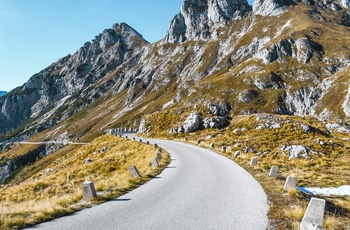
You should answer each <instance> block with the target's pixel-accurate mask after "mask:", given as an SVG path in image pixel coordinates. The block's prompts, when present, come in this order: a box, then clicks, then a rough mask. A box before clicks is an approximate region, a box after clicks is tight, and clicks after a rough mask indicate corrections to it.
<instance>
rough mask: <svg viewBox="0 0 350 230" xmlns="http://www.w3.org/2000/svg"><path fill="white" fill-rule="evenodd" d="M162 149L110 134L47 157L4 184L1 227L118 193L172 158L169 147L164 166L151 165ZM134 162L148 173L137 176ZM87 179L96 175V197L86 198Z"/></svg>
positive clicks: (27, 222) (40, 218) (19, 224)
mask: <svg viewBox="0 0 350 230" xmlns="http://www.w3.org/2000/svg"><path fill="white" fill-rule="evenodd" d="M103 149H105V151H103ZM157 152H158V149H156V148H155V147H154V146H151V145H146V144H142V143H140V142H137V141H133V140H126V139H123V138H119V137H115V136H111V135H104V136H101V137H99V138H97V139H95V140H93V141H92V142H91V143H89V144H88V145H85V146H83V147H80V148H76V149H74V150H72V151H69V152H66V153H65V154H64V155H62V156H58V155H57V153H55V154H53V155H51V156H48V157H47V158H43V159H42V160H39V161H38V162H36V163H34V164H33V165H31V166H29V167H26V168H24V169H22V170H21V171H20V172H19V173H18V174H17V176H16V177H15V178H14V179H13V180H12V181H11V184H7V185H1V187H0V228H1V229H11V228H22V227H24V226H28V225H32V224H35V223H39V222H43V221H46V220H49V219H51V218H55V217H59V216H62V215H66V214H69V213H72V212H75V211H77V210H79V209H82V208H85V207H87V206H90V205H92V204H95V203H100V202H104V201H106V200H108V199H110V198H114V197H118V196H120V195H122V194H124V193H126V192H127V191H129V190H131V189H133V188H135V187H137V186H139V185H140V184H142V183H144V182H146V181H147V180H149V179H151V178H152V177H154V176H155V175H157V174H158V173H159V172H160V171H161V170H163V169H164V168H165V166H166V165H167V164H168V163H169V161H170V159H169V156H168V154H167V153H166V152H164V151H163V153H162V155H163V159H162V160H161V161H160V165H161V167H159V168H152V167H151V159H152V158H155V157H156V153H157ZM87 159H89V161H90V163H89V164H86V160H87ZM131 165H135V166H136V167H137V169H138V170H139V172H140V174H141V176H142V178H140V179H133V178H131V176H130V175H129V171H128V167H129V166H131ZM38 169H40V170H38ZM20 175H26V177H21V176H20ZM84 181H93V182H94V184H95V188H96V190H97V192H98V197H97V198H94V199H93V200H92V201H91V202H92V203H86V202H82V201H81V199H82V190H81V186H82V183H83V182H84Z"/></svg>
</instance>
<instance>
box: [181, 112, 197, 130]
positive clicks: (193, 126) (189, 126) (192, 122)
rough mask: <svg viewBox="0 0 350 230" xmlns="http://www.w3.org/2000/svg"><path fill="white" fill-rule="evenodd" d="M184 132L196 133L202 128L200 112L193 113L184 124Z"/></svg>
mask: <svg viewBox="0 0 350 230" xmlns="http://www.w3.org/2000/svg"><path fill="white" fill-rule="evenodd" d="M183 128H184V132H185V133H189V132H194V131H197V130H198V129H199V128H200V114H199V113H198V112H192V113H191V114H190V115H189V116H188V117H187V118H186V120H185V122H184V124H183Z"/></svg>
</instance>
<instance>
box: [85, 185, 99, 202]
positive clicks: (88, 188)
mask: <svg viewBox="0 0 350 230" xmlns="http://www.w3.org/2000/svg"><path fill="white" fill-rule="evenodd" d="M93 197H97V194H96V190H95V185H94V182H92V181H85V182H84V183H83V200H85V201H89V200H90V199H91V198H93Z"/></svg>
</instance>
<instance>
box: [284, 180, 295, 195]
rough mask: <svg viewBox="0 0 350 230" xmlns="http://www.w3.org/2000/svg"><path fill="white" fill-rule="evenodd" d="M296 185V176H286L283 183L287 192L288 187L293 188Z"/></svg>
mask: <svg viewBox="0 0 350 230" xmlns="http://www.w3.org/2000/svg"><path fill="white" fill-rule="evenodd" d="M296 187H297V177H296V176H289V177H287V180H286V183H285V184H284V190H285V191H287V192H288V190H289V189H295V188H296Z"/></svg>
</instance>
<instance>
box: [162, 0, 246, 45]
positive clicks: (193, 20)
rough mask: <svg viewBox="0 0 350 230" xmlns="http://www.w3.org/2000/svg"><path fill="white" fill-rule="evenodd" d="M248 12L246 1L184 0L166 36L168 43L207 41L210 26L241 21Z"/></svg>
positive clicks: (209, 34)
mask: <svg viewBox="0 0 350 230" xmlns="http://www.w3.org/2000/svg"><path fill="white" fill-rule="evenodd" d="M249 10H250V6H249V5H248V2H247V1H246V0H185V1H184V2H183V3H182V6H181V12H180V13H179V14H178V15H176V16H175V18H174V19H173V20H172V22H171V26H170V29H169V31H168V33H167V35H166V41H167V42H170V43H177V42H184V41H186V40H189V39H190V40H209V39H211V38H212V36H211V30H212V29H213V28H212V26H213V25H214V26H215V24H216V25H218V24H219V25H221V26H225V25H226V22H228V21H230V20H234V19H241V18H242V17H243V16H244V13H246V12H247V11H249Z"/></svg>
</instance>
